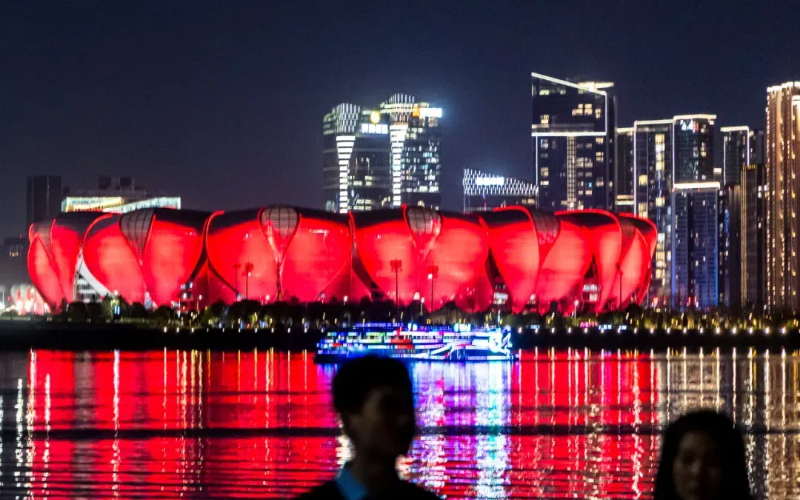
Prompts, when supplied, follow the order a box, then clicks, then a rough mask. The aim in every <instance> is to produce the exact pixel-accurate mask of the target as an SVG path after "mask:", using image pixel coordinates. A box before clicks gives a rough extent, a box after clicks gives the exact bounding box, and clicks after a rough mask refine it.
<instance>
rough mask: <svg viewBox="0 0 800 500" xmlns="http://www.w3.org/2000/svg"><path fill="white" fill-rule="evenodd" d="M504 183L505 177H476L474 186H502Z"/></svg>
mask: <svg viewBox="0 0 800 500" xmlns="http://www.w3.org/2000/svg"><path fill="white" fill-rule="evenodd" d="M505 183H506V178H505V177H477V178H475V185H476V186H503V185H505Z"/></svg>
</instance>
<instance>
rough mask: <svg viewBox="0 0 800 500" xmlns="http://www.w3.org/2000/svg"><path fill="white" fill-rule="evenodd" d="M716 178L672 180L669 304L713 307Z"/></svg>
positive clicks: (716, 284) (716, 293)
mask: <svg viewBox="0 0 800 500" xmlns="http://www.w3.org/2000/svg"><path fill="white" fill-rule="evenodd" d="M718 199H719V182H688V183H676V184H674V186H673V189H672V209H673V216H672V226H673V228H674V229H673V231H674V234H673V235H672V279H671V281H672V293H671V301H670V302H671V305H672V307H673V308H677V309H680V308H683V307H685V306H695V307H697V308H699V309H705V308H708V307H715V306H716V305H717V301H718V298H719V297H718V290H719V285H718V281H717V280H718V276H717V268H718V250H717V245H718V241H717V238H718V232H717V216H718V215H717V212H718V208H717V203H718Z"/></svg>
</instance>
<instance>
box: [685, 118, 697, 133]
mask: <svg viewBox="0 0 800 500" xmlns="http://www.w3.org/2000/svg"><path fill="white" fill-rule="evenodd" d="M681 130H682V131H684V132H697V123H695V121H694V120H681Z"/></svg>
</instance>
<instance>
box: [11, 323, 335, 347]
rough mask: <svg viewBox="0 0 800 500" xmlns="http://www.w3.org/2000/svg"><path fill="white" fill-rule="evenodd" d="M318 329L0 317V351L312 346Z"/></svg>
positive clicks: (314, 343)
mask: <svg viewBox="0 0 800 500" xmlns="http://www.w3.org/2000/svg"><path fill="white" fill-rule="evenodd" d="M322 335H323V334H322V332H314V331H308V332H305V331H304V330H303V329H302V328H301V329H293V330H287V329H276V330H275V331H272V330H269V329H267V330H264V329H261V330H241V331H240V330H238V329H230V328H227V329H192V328H185V327H184V328H176V327H172V328H166V329H165V328H152V327H146V326H140V325H128V324H120V323H105V324H97V325H92V324H82V325H73V324H69V323H53V322H21V321H13V322H11V321H3V322H0V350H2V351H14V350H27V349H56V350H71V351H83V350H89V351H107V350H115V349H119V350H127V351H149V350H153V349H164V348H166V349H211V350H218V351H235V350H249V349H270V348H274V349H280V350H303V349H314V348H315V347H316V344H317V342H318V341H319V339H320V338H321V337H322Z"/></svg>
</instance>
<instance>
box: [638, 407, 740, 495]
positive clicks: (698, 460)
mask: <svg viewBox="0 0 800 500" xmlns="http://www.w3.org/2000/svg"><path fill="white" fill-rule="evenodd" d="M750 499H751V496H750V482H749V481H748V479H747V465H746V463H745V453H744V442H743V440H742V435H741V433H740V432H739V431H738V430H737V429H736V427H735V426H734V424H733V421H731V419H729V418H728V417H726V416H724V415H721V414H719V413H716V412H713V411H698V412H694V413H688V414H686V415H684V416H682V417H680V418H679V419H678V420H676V421H675V422H673V423H671V424H670V425H669V427H667V431H666V433H665V434H664V443H663V446H662V448H661V463H660V464H659V466H658V476H657V477H656V489H655V495H654V500H750Z"/></svg>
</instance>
